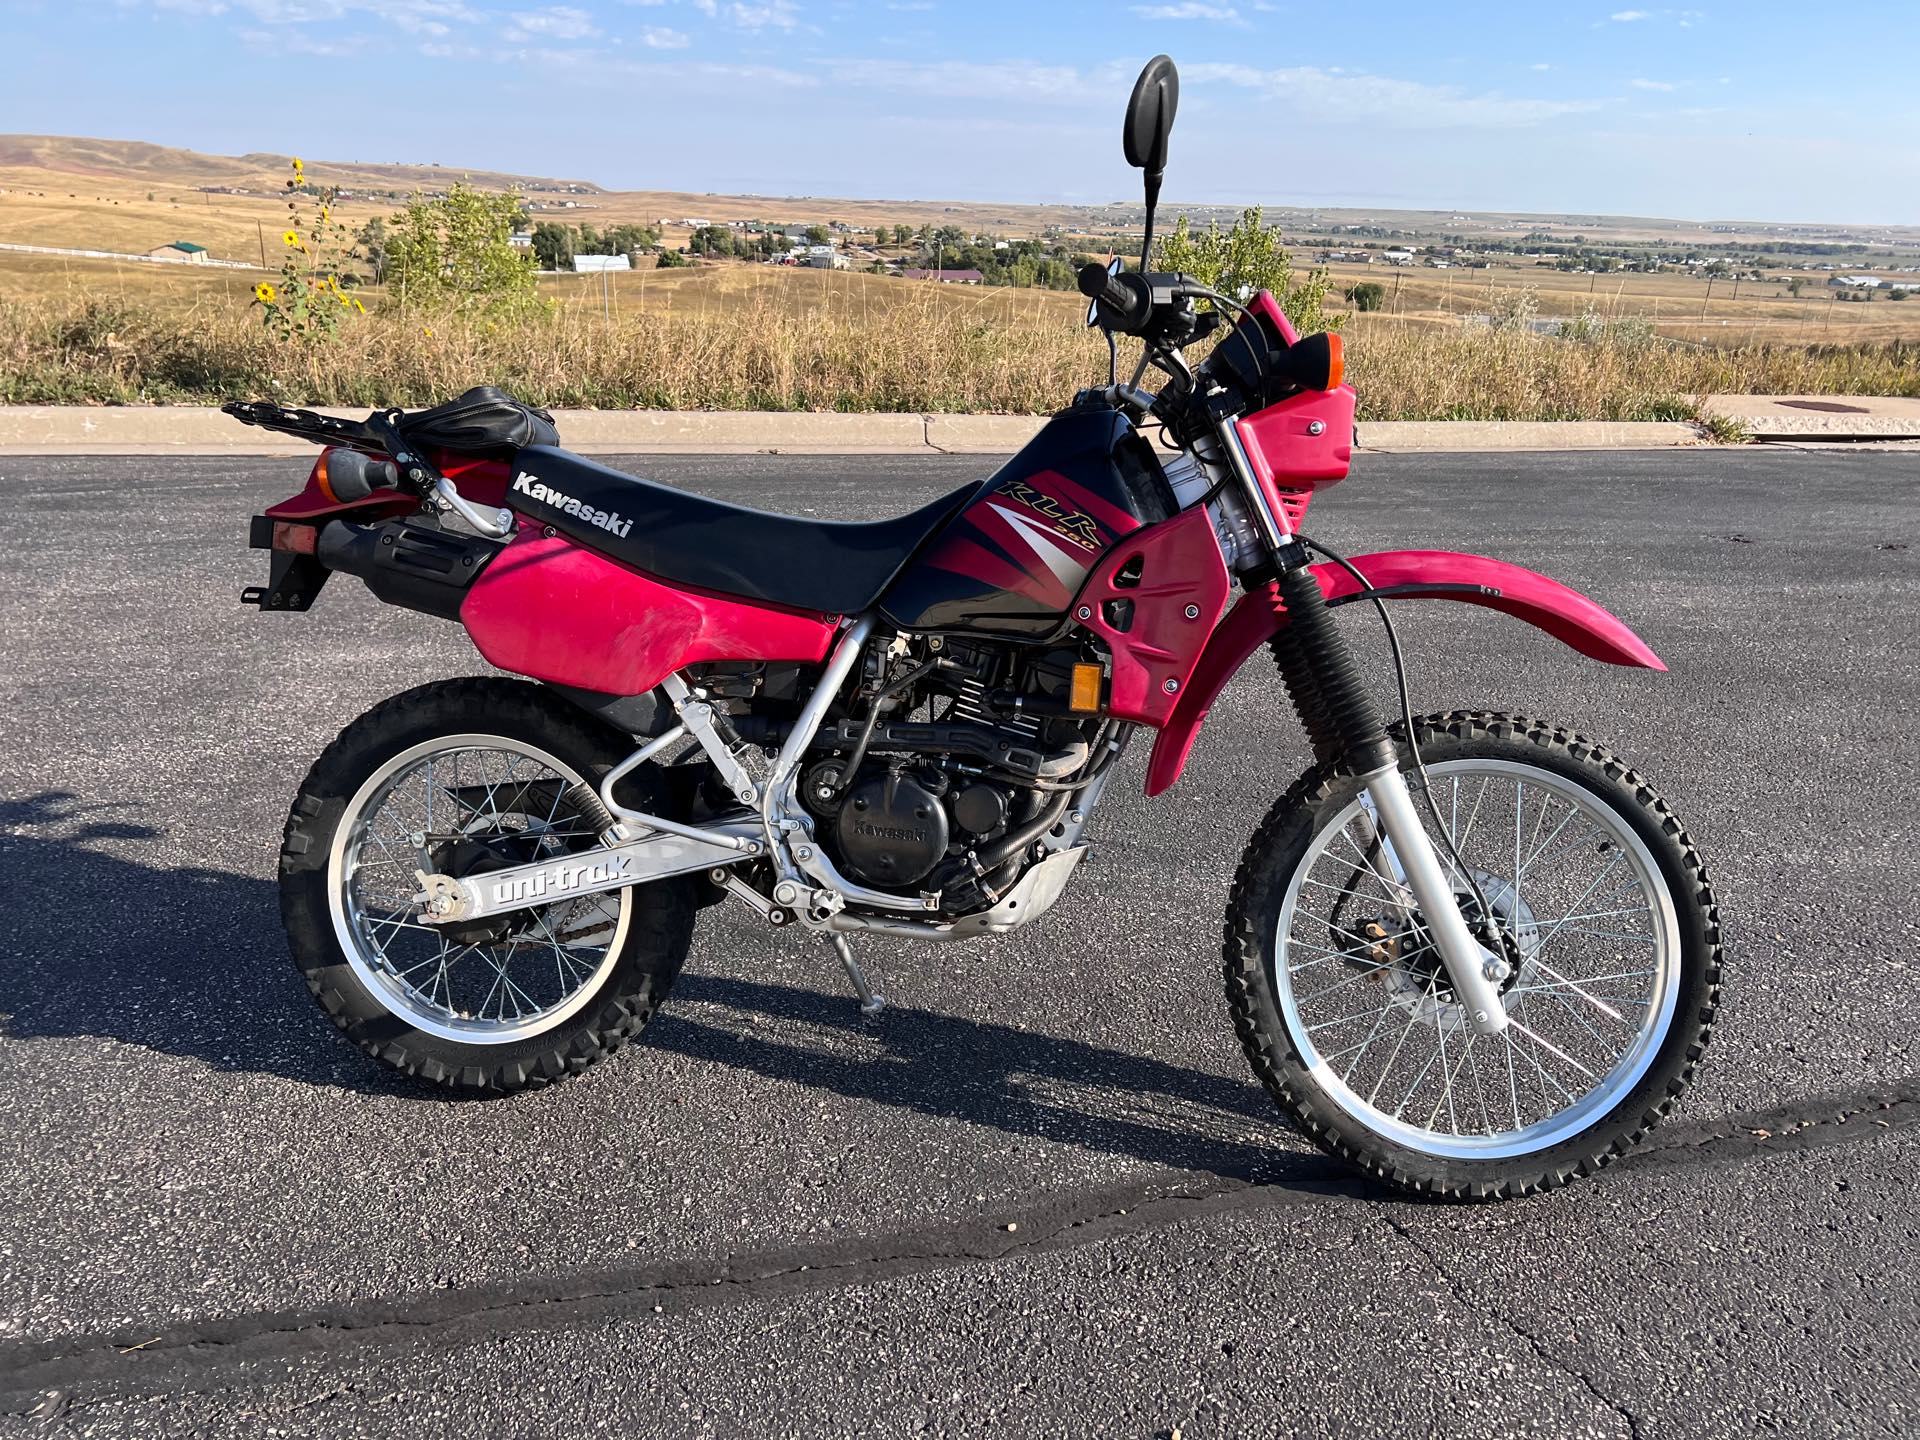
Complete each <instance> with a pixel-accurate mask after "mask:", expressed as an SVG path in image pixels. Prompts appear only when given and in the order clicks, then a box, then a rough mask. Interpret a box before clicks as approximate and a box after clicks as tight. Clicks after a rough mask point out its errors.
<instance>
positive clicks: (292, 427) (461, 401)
mask: <svg viewBox="0 0 1920 1440" xmlns="http://www.w3.org/2000/svg"><path fill="white" fill-rule="evenodd" d="M220 409H221V411H222V412H223V413H225V414H228V415H231V416H232V417H233V418H234V419H236V420H238V421H239V422H240V423H241V424H242V425H258V426H259V427H260V428H261V429H263V430H275V431H278V432H279V433H280V434H282V435H295V436H298V437H299V438H300V439H302V440H311V441H313V443H314V444H316V445H345V446H348V447H349V448H351V449H354V450H368V451H381V450H384V449H386V448H388V447H387V446H386V444H385V443H384V441H383V439H382V437H381V435H380V428H381V427H380V425H379V424H376V422H384V423H385V424H388V425H391V426H392V427H393V428H394V430H396V431H397V432H398V433H399V434H400V435H401V436H402V437H404V438H405V439H406V440H407V441H409V442H410V443H411V444H412V445H414V446H415V447H417V448H419V449H422V450H429V451H432V450H438V451H441V452H444V453H446V454H450V455H472V456H482V457H484V456H492V457H497V458H502V459H504V458H507V457H509V456H511V455H512V454H513V453H514V452H515V451H517V450H520V449H522V448H523V447H525V446H528V445H558V444H559V443H560V432H559V431H558V430H556V429H555V428H554V424H553V416H552V415H550V414H549V413H548V412H547V411H545V410H541V409H539V408H537V407H536V406H532V405H524V404H522V403H521V402H520V401H518V400H516V399H514V398H513V397H512V396H511V395H509V394H507V393H506V392H505V391H504V390H496V389H495V388H494V387H493V386H491V385H479V386H475V387H474V388H473V389H471V390H469V391H467V392H466V394H464V395H462V396H460V397H459V398H458V399H456V400H449V401H447V402H446V403H445V404H444V405H435V406H434V407H433V408H432V409H430V410H413V411H406V410H398V409H390V410H376V411H374V412H373V414H371V415H369V416H368V417H367V418H366V419H365V420H342V419H340V418H339V417H338V416H334V415H321V414H318V413H316V412H315V411H312V410H289V409H287V408H286V407H285V406H283V405H276V404H274V403H273V402H272V401H271V400H229V401H228V402H227V403H226V404H224V405H222V406H221V407H220Z"/></svg>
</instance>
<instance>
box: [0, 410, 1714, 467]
mask: <svg viewBox="0 0 1920 1440" xmlns="http://www.w3.org/2000/svg"><path fill="white" fill-rule="evenodd" d="M327 413H330V414H340V415H352V416H357V415H359V414H362V413H364V412H360V411H352V410H333V411H329V412H327ZM555 419H556V420H557V421H558V423H559V426H560V434H561V436H562V438H563V440H564V441H565V443H566V445H567V447H568V448H569V449H571V450H577V451H579V452H581V453H583V454H588V455H595V454H598V455H612V454H643V455H645V454H652V455H674V454H682V455H743V454H748V455H750V454H791V455H913V454H928V453H939V454H951V455H967V454H979V455H1005V454H1009V453H1011V452H1012V451H1015V450H1018V449H1019V448H1020V447H1021V446H1022V445H1024V444H1025V443H1026V442H1027V441H1028V440H1029V439H1031V438H1032V436H1033V435H1034V433H1035V432H1036V431H1037V430H1039V428H1040V427H1041V425H1043V424H1044V423H1045V421H1044V419H1042V418H1039V417H1035V416H1028V415H913V414H890V415H838V414H820V413H789V412H755V411H666V410H563V411H560V412H558V414H557V415H556V416H555ZM1699 439H1700V437H1699V433H1698V432H1697V431H1696V430H1695V429H1694V427H1693V426H1691V425H1687V424H1683V423H1680V422H1653V423H1638V422H1626V421H1601V422H1571V423H1559V422H1538V423H1535V422H1519V421H1514V422H1504V421H1472V420H1457V421H1423V420H1398V421H1395V420H1386V421H1373V422H1369V423H1366V424H1363V425H1362V426H1361V427H1360V444H1361V448H1362V449H1363V450H1371V451H1381V452H1386V453H1416V452H1427V451H1476V450H1492V451H1497V450H1610V449H1654V448H1663V447H1668V446H1676V445H1693V444H1697V443H1699ZM312 449H313V447H312V446H311V445H309V444H308V443H307V442H305V441H303V440H295V439H291V438H288V437H286V436H281V435H275V434H272V433H270V432H268V431H265V430H257V429H253V428H251V427H249V426H245V425H241V424H239V423H238V422H236V421H234V420H230V419H228V418H227V417H226V416H225V415H222V414H221V413H220V412H219V411H218V410H217V409H215V408H213V407H211V406H196V405H168V406H97V407H94V406H56V405H45V406H0V455H170V454H177V455H298V454H305V453H308V452H310V451H311V450H312Z"/></svg>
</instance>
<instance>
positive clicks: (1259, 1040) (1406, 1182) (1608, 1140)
mask: <svg viewBox="0 0 1920 1440" xmlns="http://www.w3.org/2000/svg"><path fill="white" fill-rule="evenodd" d="M1414 723H1415V726H1416V728H1417V731H1418V734H1419V737H1420V749H1421V752H1422V755H1423V757H1424V758H1425V759H1426V761H1427V762H1428V764H1429V765H1434V764H1438V763H1440V762H1443V761H1446V760H1450V759H1461V758H1486V759H1504V760H1508V761H1518V762H1521V763H1523V764H1526V765H1528V766H1532V767H1537V768H1539V769H1544V770H1547V771H1549V772H1551V773H1553V774H1555V775H1557V776H1559V777H1562V778H1564V779H1566V780H1570V781H1572V782H1573V783H1575V784H1577V785H1579V786H1581V787H1584V788H1585V789H1586V790H1587V791H1589V792H1591V793H1592V795H1593V797H1594V798H1595V799H1597V800H1598V801H1600V802H1601V803H1602V804H1603V805H1605V806H1607V807H1608V808H1609V809H1610V810H1611V811H1612V812H1613V813H1614V815H1615V816H1616V817H1617V818H1619V819H1620V820H1622V821H1624V822H1626V823H1627V824H1628V825H1629V826H1631V828H1632V831H1633V832H1634V833H1635V834H1636V835H1637V836H1638V837H1639V838H1640V839H1641V840H1642V841H1644V842H1645V844H1646V846H1647V848H1648V850H1649V851H1650V852H1651V853H1652V855H1653V857H1654V860H1655V862H1656V864H1657V867H1658V873H1659V876H1660V878H1661V879H1662V881H1663V882H1664V884H1665V886H1666V888H1667V890H1668V892H1669V894H1670V896H1671V898H1672V901H1673V905H1674V909H1675V912H1676V917H1677V920H1678V923H1679V941H1680V943H1679V956H1678V961H1679V964H1678V987H1679V989H1678V1000H1677V1004H1676V1006H1675V1009H1674V1011H1673V1015H1672V1020H1671V1022H1670V1024H1669V1027H1668V1030H1667V1033H1666V1035H1665V1036H1664V1037H1663V1038H1662V1039H1661V1041H1660V1043H1659V1046H1658V1049H1657V1051H1656V1052H1655V1054H1654V1056H1653V1059H1652V1062H1651V1064H1650V1065H1649V1066H1648V1068H1647V1069H1646V1071H1645V1072H1644V1074H1642V1075H1641V1076H1640V1078H1639V1079H1638V1081H1637V1082H1635V1083H1634V1085H1633V1086H1632V1088H1631V1089H1630V1090H1628V1091H1627V1092H1626V1093H1625V1094H1624V1095H1623V1096H1621V1097H1620V1099H1619V1100H1617V1101H1616V1102H1615V1103H1614V1104H1613V1105H1612V1106H1611V1107H1610V1108H1608V1109H1607V1110H1605V1111H1604V1112H1603V1113H1601V1114H1600V1115H1598V1116H1597V1117H1596V1118H1595V1119H1594V1120H1593V1121H1592V1123H1590V1124H1589V1125H1588V1126H1587V1127H1586V1128H1585V1129H1583V1130H1581V1131H1579V1132H1578V1133H1576V1134H1574V1135H1572V1136H1571V1137H1569V1138H1567V1139H1566V1140H1564V1141H1563V1142H1561V1143H1559V1144H1556V1145H1554V1146H1552V1147H1551V1148H1547V1149H1542V1150H1538V1151H1535V1152H1532V1153H1529V1154H1523V1155H1518V1156H1513V1157H1510V1158H1498V1159H1480V1158H1475V1159H1463V1158H1460V1157H1458V1156H1453V1157H1446V1156H1436V1155H1433V1154H1429V1153H1425V1152H1423V1151H1421V1150H1418V1149H1415V1148H1412V1147H1410V1146H1408V1145H1406V1144H1404V1143H1399V1142H1397V1141H1395V1140H1393V1139H1390V1138H1388V1137H1386V1136H1384V1135H1382V1134H1380V1133H1378V1132H1376V1131H1375V1130H1373V1129H1369V1128H1368V1127H1367V1126H1366V1125H1365V1124H1364V1123H1362V1122H1361V1121H1360V1120H1359V1119H1358V1118H1357V1117H1356V1116H1354V1115H1353V1114H1351V1113H1349V1112H1348V1110H1347V1109H1345V1108H1343V1107H1342V1106H1341V1105H1339V1104H1336V1103H1335V1102H1334V1100H1333V1098H1332V1097H1331V1094H1330V1092H1328V1091H1327V1090H1326V1089H1325V1088H1324V1087H1323V1086H1322V1085H1321V1084H1320V1083H1319V1082H1318V1081H1317V1080H1316V1078H1315V1075H1314V1073H1313V1071H1312V1068H1311V1067H1310V1066H1309V1065H1308V1064H1307V1063H1306V1062H1305V1061H1303V1059H1302V1056H1301V1053H1300V1050H1299V1048H1298V1047H1297V1046H1296V1044H1295V1042H1294V1040H1293V1038H1292V1035H1291V1032H1290V1031H1289V1028H1288V1026H1287V1025H1286V1023H1285V1021H1284V1020H1283V1018H1282V1015H1281V1010H1280V1004H1279V998H1278V993H1277V987H1278V981H1277V979H1276V966H1277V964H1278V950H1279V939H1278V933H1277V932H1278V923H1279V919H1280V914H1281V910H1282V904H1283V900H1284V897H1285V896H1286V894H1287V891H1288V888H1289V885H1290V884H1291V881H1292V877H1293V874H1294V871H1295V870H1296V869H1297V868H1298V867H1299V866H1300V865H1301V863H1302V862H1303V861H1304V860H1306V859H1307V858H1308V856H1309V851H1310V849H1311V846H1312V843H1313V840H1314V837H1315V836H1316V835H1317V834H1318V833H1319V832H1320V831H1321V828H1322V826H1323V825H1325V824H1326V823H1328V822H1329V821H1331V820H1332V819H1333V818H1334V817H1335V816H1337V815H1339V814H1340V813H1341V811H1342V810H1343V809H1344V808H1345V807H1346V806H1347V805H1349V804H1350V803H1351V802H1352V800H1353V799H1354V796H1355V795H1356V793H1357V792H1358V790H1359V785H1358V782H1357V780H1355V779H1354V778H1353V777H1352V776H1350V775H1344V774H1341V773H1339V772H1338V771H1337V770H1336V769H1333V768H1331V767H1326V766H1317V767H1315V768H1313V769H1311V770H1309V771H1308V772H1307V773H1306V774H1305V775H1303V776H1302V777H1301V778H1300V779H1299V780H1298V781H1297V782H1296V783H1295V784H1294V786H1293V787H1292V789H1291V790H1289V791H1288V793H1287V794H1286V795H1285V796H1283V797H1282V798H1281V799H1280V800H1279V801H1278V802H1277V803H1276V804H1275V805H1274V807H1273V808H1272V810H1270V811H1269V812H1268V814H1267V817H1266V819H1265V820H1264V821H1263V823H1262V824H1261V825H1260V827H1259V829H1258V830H1257V831H1256V832H1255V834H1254V836H1253V838H1252V839H1251V840H1250V841H1249V842H1248V845H1247V848H1246V851H1245V854H1244V856H1243V857H1242V859H1241V862H1240V869H1239V872H1238V874H1237V875H1236V877H1235V879H1234V884H1233V890H1232V895H1231V898H1230V900H1229V904H1228V913H1227V924H1226V937H1225V978H1226V992H1227V1004H1228V1008H1229V1010H1230V1012H1231V1014H1232V1018H1233V1023H1234V1028H1235V1030H1236V1031H1237V1032H1238V1033H1239V1036H1240V1041H1241V1044H1242V1046H1243V1047H1244V1049H1245V1051H1246V1055H1247V1060H1248V1062H1249V1063H1250V1064H1251V1066H1252V1068H1253V1072H1254V1074H1255V1075H1256V1076H1257V1077H1258V1078H1259V1079H1260V1081H1261V1083H1262V1084H1264V1085H1265V1086H1266V1088H1267V1090H1268V1092H1269V1093H1270V1094H1271V1095H1272V1096H1273V1098H1274V1100H1275V1101H1276V1102H1277V1103H1278V1104H1279V1106H1280V1107H1281V1109H1283V1110H1284V1111H1286V1112H1287V1114H1288V1115H1289V1116H1291V1117H1292V1119H1293V1120H1294V1121H1295V1122H1296V1123H1297V1124H1298V1125H1299V1126H1300V1128H1301V1129H1302V1130H1303V1131H1305V1133H1306V1134H1307V1136H1308V1137H1309V1138H1311V1139H1312V1140H1313V1141H1314V1143H1315V1144H1317V1145H1319V1146H1320V1148H1321V1149H1323V1150H1325V1151H1326V1152H1327V1153H1329V1154H1331V1155H1334V1156H1336V1157H1338V1158H1339V1159H1341V1160H1344V1161H1346V1162H1348V1163H1350V1164H1352V1165H1354V1166H1356V1167H1357V1168H1359V1169H1360V1170H1362V1171H1363V1172H1365V1173H1366V1174H1367V1175H1368V1176H1370V1177H1372V1178H1373V1179H1375V1180H1378V1181H1380V1182H1382V1183H1383V1184H1386V1185H1388V1186H1391V1187H1393V1188H1395V1189H1397V1190H1401V1191H1405V1192H1407V1193H1410V1194H1414V1195H1419V1196H1425V1197H1431V1198H1438V1199H1449V1200H1494V1199H1507V1198H1512V1197H1516V1196H1522V1195H1532V1194H1538V1193H1540V1192H1542V1191H1546V1190H1551V1189H1554V1188H1555V1187H1557V1186H1560V1185H1563V1184H1565V1183H1566V1182H1568V1181H1569V1180H1572V1179H1573V1178H1575V1177H1576V1176H1585V1175H1591V1174H1592V1173H1594V1172H1595V1171H1597V1170H1599V1169H1600V1168H1601V1167H1603V1166H1605V1165H1607V1164H1608V1163H1610V1162H1611V1161H1613V1160H1614V1159H1617V1158H1618V1157H1619V1156H1621V1155H1624V1154H1626V1153H1627V1152H1628V1151H1630V1150H1632V1149H1633V1148H1634V1147H1635V1146H1636V1145H1638V1144H1639V1143H1640V1141H1641V1140H1642V1139H1644V1138H1645V1137H1646V1135H1647V1133H1648V1132H1649V1131H1650V1130H1651V1129H1652V1128H1653V1127H1654V1126H1655V1125H1656V1124H1658V1123H1659V1121H1660V1120H1661V1119H1663V1118H1664V1117H1665V1116H1666V1115H1668V1114H1669V1113H1671V1111H1672V1110H1673V1109H1674V1107H1675V1106H1676V1105H1677V1104H1678V1103H1679V1100H1680V1098H1681V1096H1682V1095H1684V1094H1685V1093H1686V1091H1687V1089H1688V1087H1689V1086H1690V1085H1691V1083H1692V1081H1693V1076H1694V1072H1695V1069H1696V1067H1697V1066H1698V1064H1699V1062H1700V1058H1701V1056H1702V1053H1703V1052H1704V1050H1705V1048H1706V1045H1707V1041H1708V1039H1709V1038H1710V1037H1711V1035H1712V1031H1713V1023H1714V1016H1715V1013H1716V1011H1717V1010H1718V1008H1719V1004H1720V967H1721V946H1720V920H1719V912H1718V909H1717V906H1716V903H1715V900H1714V896H1713V891H1712V888H1711V885H1710V883H1709V881H1708V877H1707V872H1706V869H1705V867H1704V866H1703V865H1702V863H1701V861H1700V857H1699V855H1698V854H1697V853H1696V851H1695V850H1694V848H1693V844H1692V842H1691V841H1690V840H1689V838H1688V836H1687V833H1686V831H1685V830H1684V829H1683V828H1682V827H1681V825H1680V822H1679V821H1678V820H1677V819H1676V818H1675V817H1674V815H1673V813H1672V811H1671V810H1669V809H1668V808H1667V805H1666V803H1665V802H1664V801H1663V800H1662V799H1661V798H1660V797H1659V795H1657V794H1656V793H1655V792H1654V791H1653V789H1652V788H1651V787H1650V786H1649V785H1648V784H1647V783H1646V781H1645V780H1644V779H1642V778H1641V777H1640V776H1639V775H1638V774H1636V773H1635V772H1634V771H1633V770H1632V769H1630V768H1629V767H1628V766H1627V765H1626V764H1625V763H1624V762H1622V761H1620V760H1619V759H1617V758H1615V757H1614V756H1613V755H1611V754H1609V753H1608V752H1607V751H1605V750H1603V749H1601V748H1600V747H1599V746H1597V745H1595V744H1593V743H1592V742H1590V741H1588V740H1585V739H1583V738H1581V737H1580V736H1578V735H1575V734H1573V733H1571V732H1569V731H1567V730H1565V729H1560V728H1555V727H1552V726H1548V725H1544V724H1541V723H1539V722H1537V721H1533V720H1529V719H1525V718H1523V717H1520V716H1511V715H1502V714H1495V713H1491V712H1481V711H1475V712H1467V711H1453V712H1448V713H1444V714H1436V715H1428V716H1423V717H1421V718H1420V719H1418V720H1416V721H1415V722H1414ZM1392 734H1393V739H1394V743H1395V745H1396V746H1397V747H1398V749H1399V751H1400V755H1401V761H1402V768H1403V769H1405V770H1407V771H1408V773H1409V775H1410V777H1411V775H1412V772H1411V765H1412V760H1411V756H1410V754H1409V752H1408V750H1407V746H1406V735H1405V733H1404V727H1403V726H1401V725H1398V724H1396V725H1395V726H1394V727H1393V730H1392ZM1410 783H1411V779H1410ZM1422 808H1423V809H1424V806H1423V807H1422Z"/></svg>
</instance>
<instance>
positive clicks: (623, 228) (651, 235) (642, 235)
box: [607, 225, 660, 255]
mask: <svg viewBox="0 0 1920 1440" xmlns="http://www.w3.org/2000/svg"><path fill="white" fill-rule="evenodd" d="M659 243H660V232H659V231H658V230H655V229H654V228H653V227H652V226H650V225H615V226H612V227H611V228H610V229H608V231H607V244H608V245H609V246H611V247H612V248H611V249H609V250H608V251H607V253H608V254H609V255H634V254H637V253H638V252H640V251H642V250H651V249H652V248H653V247H654V246H656V245H658V244H659Z"/></svg>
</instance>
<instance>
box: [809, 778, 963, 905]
mask: <svg viewBox="0 0 1920 1440" xmlns="http://www.w3.org/2000/svg"><path fill="white" fill-rule="evenodd" d="M834 836H835V838H836V840H837V841H838V842H839V849H840V860H841V863H842V864H844V865H845V866H846V868H847V870H848V872H849V873H850V874H852V875H853V876H854V877H855V878H857V879H860V880H864V881H866V882H867V883H868V884H869V885H912V884H913V883H915V882H916V881H918V880H920V879H922V878H923V877H924V876H926V875H927V873H928V872H929V871H931V870H932V869H933V867H934V866H935V865H936V864H938V863H939V862H940V860H941V858H942V857H943V856H944V855H945V854H946V853H947V811H946V807H945V806H944V805H942V804H941V803H940V798H939V796H937V795H935V794H934V793H933V792H932V791H931V790H929V789H928V788H927V787H926V786H925V785H923V784H922V783H921V782H920V781H919V780H917V779H915V778H914V776H913V773H912V772H911V771H904V770H877V771H875V772H873V773H872V774H869V775H865V776H862V778H860V779H859V780H857V781H856V782H855V783H854V785H853V788H852V789H850V790H849V791H848V792H847V795H846V799H845V801H844V802H843V803H842V804H841V806H840V814H839V816H838V817H837V818H836V820H835V823H834Z"/></svg>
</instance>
